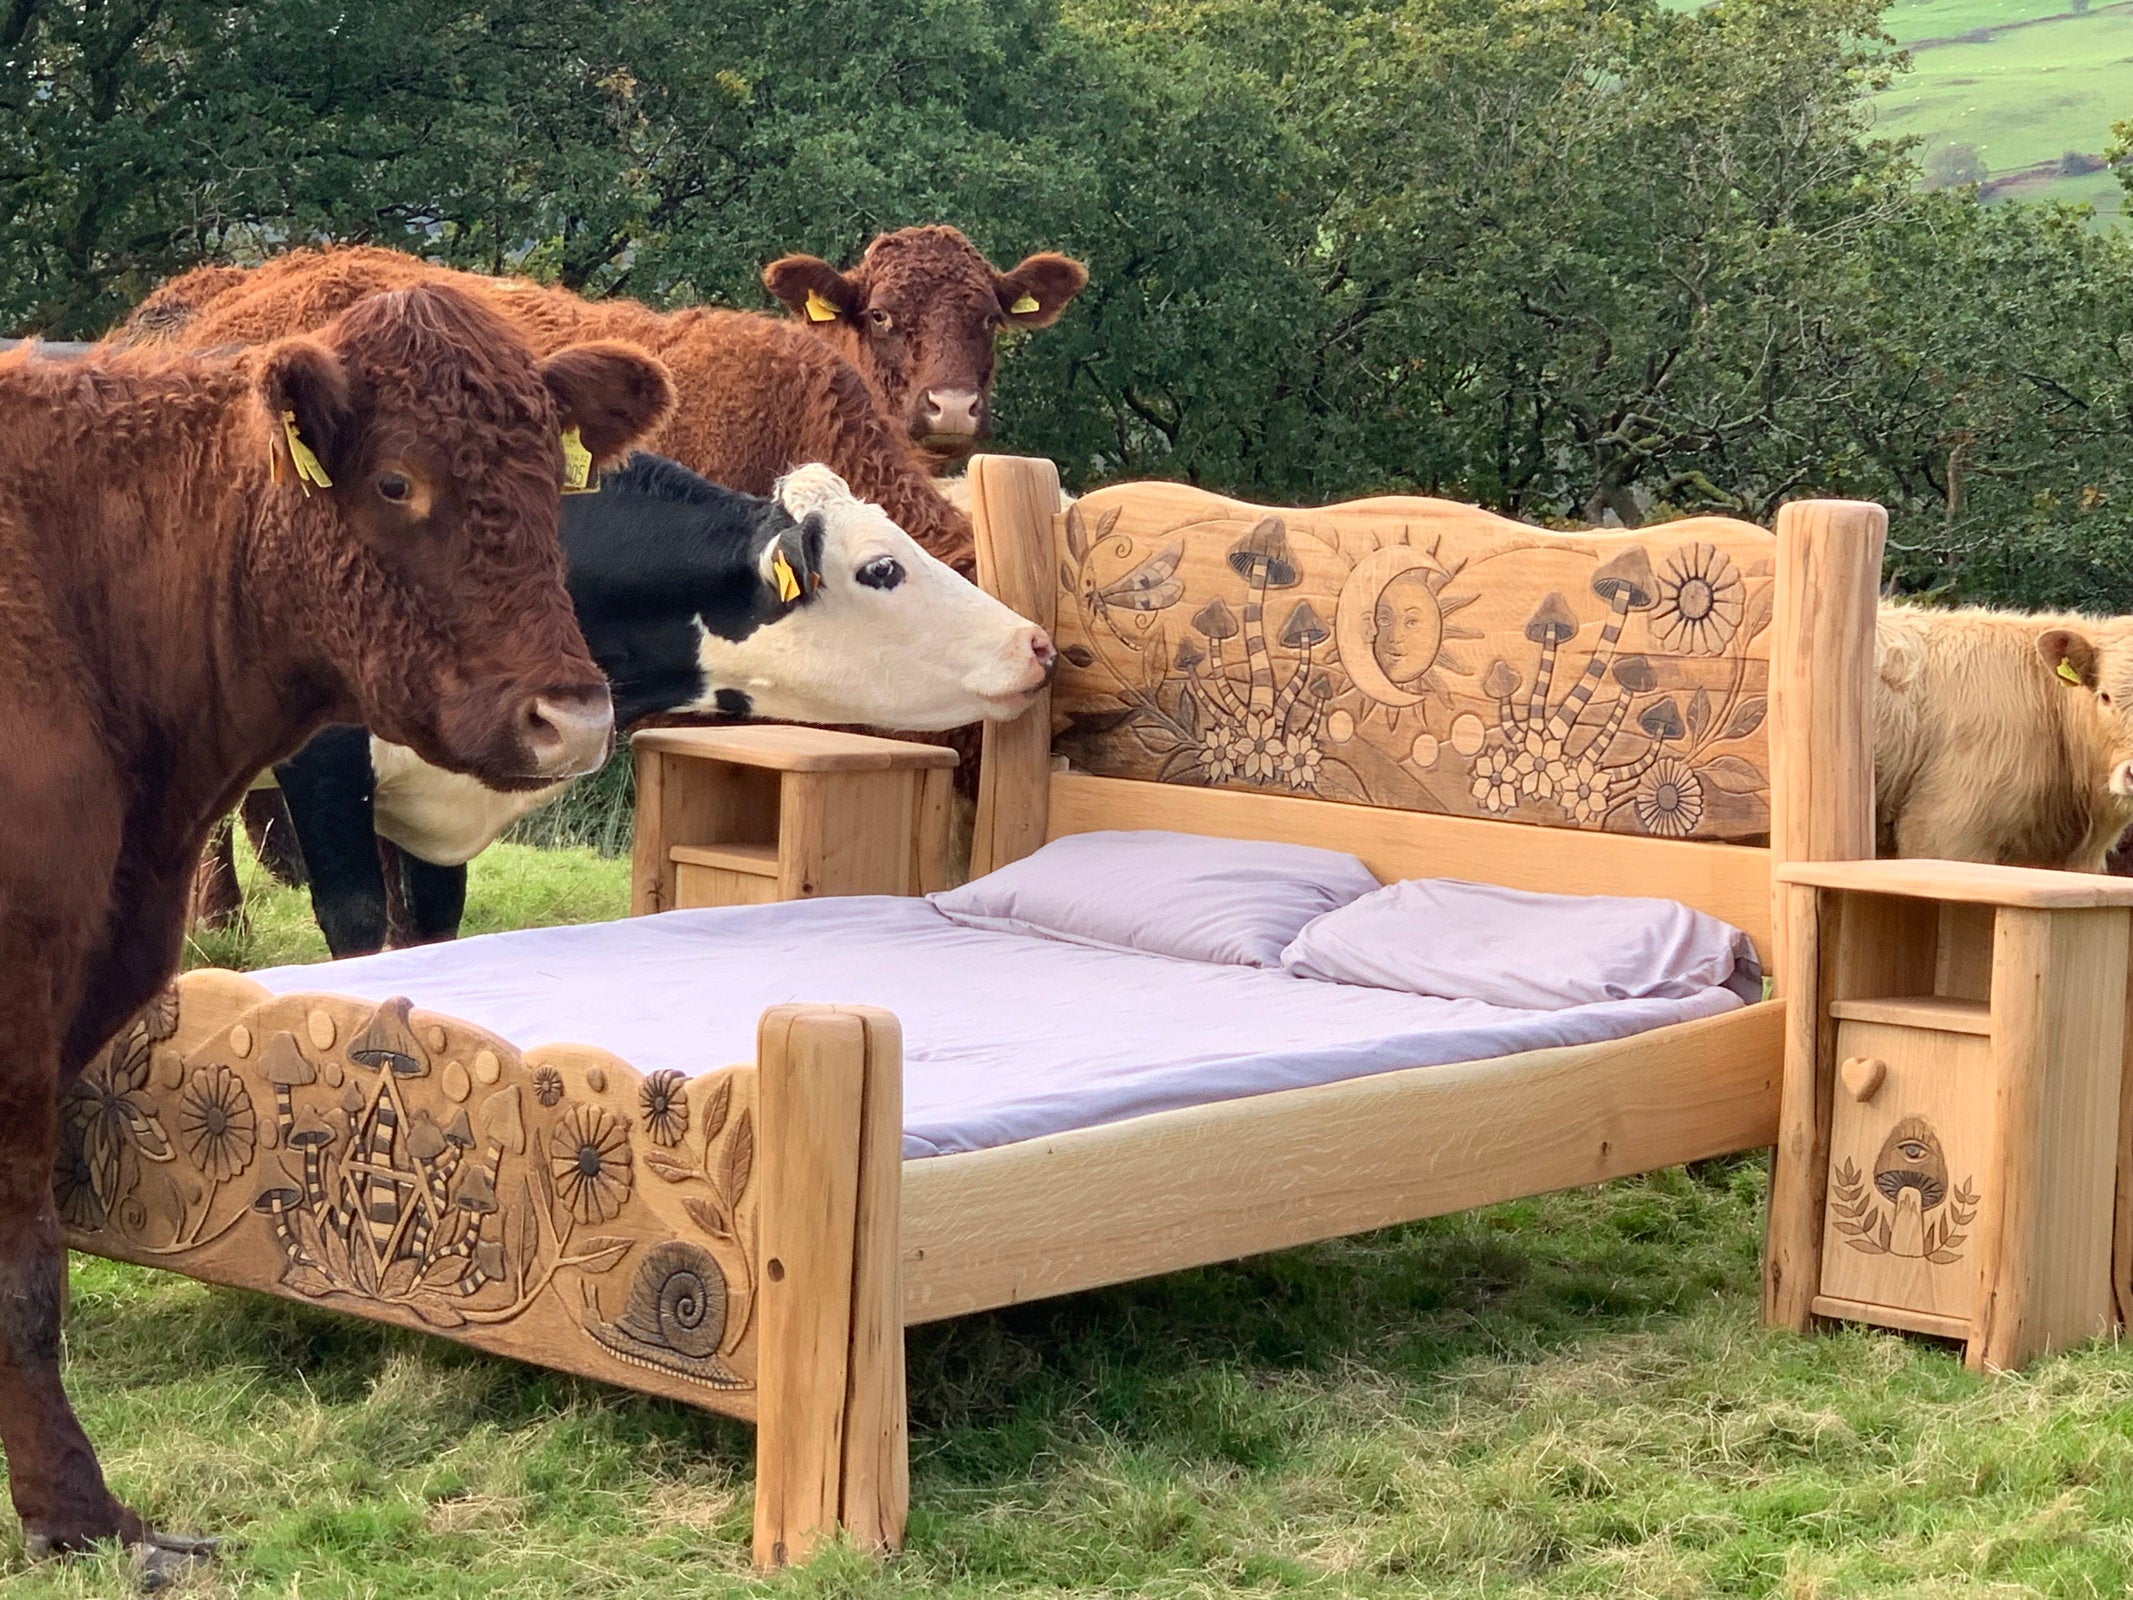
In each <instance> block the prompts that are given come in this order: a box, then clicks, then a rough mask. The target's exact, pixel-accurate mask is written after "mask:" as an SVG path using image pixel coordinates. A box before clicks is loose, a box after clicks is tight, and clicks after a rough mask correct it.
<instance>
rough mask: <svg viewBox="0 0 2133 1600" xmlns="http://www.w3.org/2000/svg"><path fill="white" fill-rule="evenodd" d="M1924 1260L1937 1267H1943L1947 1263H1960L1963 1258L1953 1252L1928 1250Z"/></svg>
mask: <svg viewBox="0 0 2133 1600" xmlns="http://www.w3.org/2000/svg"><path fill="white" fill-rule="evenodd" d="M1926 1259H1927V1260H1928V1261H1931V1262H1933V1263H1935V1264H1936V1265H1938V1266H1943V1267H1945V1266H1946V1265H1947V1264H1948V1263H1949V1262H1951V1261H1960V1260H1962V1259H1963V1258H1962V1257H1961V1256H1959V1255H1957V1254H1956V1253H1955V1252H1954V1251H1953V1250H1928V1251H1927V1252H1926Z"/></svg>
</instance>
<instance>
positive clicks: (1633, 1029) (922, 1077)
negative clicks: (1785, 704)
mask: <svg viewBox="0 0 2133 1600" xmlns="http://www.w3.org/2000/svg"><path fill="white" fill-rule="evenodd" d="M1532 958H1533V959H1535V960H1546V959H1547V952H1546V950H1545V949H1544V948H1536V949H1535V950H1534V951H1533V952H1532ZM252 977H254V978H255V979H256V980H258V981H259V982H260V983H262V984H264V985H265V986H266V987H267V988H268V989H270V990H272V991H274V992H275V993H277V994H287V993H291V992H296V991H301V990H320V991H325V992H328V993H334V994H344V995H351V996H354V997H356V998H359V999H369V1000H380V999H384V998H386V997H387V996H389V995H406V996H408V997H409V998H411V999H412V1000H413V1001H414V1002H415V1004H416V1005H418V1006H422V1007H425V1008H427V1009H430V1010H434V1011H442V1012H446V1013H449V1014H450V1015H452V1016H456V1017H460V1018H463V1019H465V1020H466V1021H468V1022H472V1023H475V1024H477V1025H479V1026H481V1027H484V1028H488V1029H491V1030H492V1031H494V1032H496V1033H498V1034H501V1035H502V1036H503V1037H505V1038H506V1039H509V1040H511V1041H512V1042H513V1043H514V1044H517V1045H520V1046H522V1047H524V1046H531V1045H536V1044H552V1043H561V1042H565V1041H567V1042H570V1043H575V1044H591V1045H597V1046H599V1047H601V1048H602V1049H606V1050H611V1051H613V1052H614V1053H615V1054H617V1055H619V1056H621V1057H622V1058H623V1059H625V1060H627V1061H629V1062H630V1063H631V1064H632V1065H634V1066H636V1067H637V1068H639V1069H640V1070H642V1071H644V1072H648V1073H649V1072H654V1071H658V1070H660V1069H662V1068H675V1069H678V1070H680V1071H682V1072H685V1073H689V1074H692V1075H693V1074H696V1073H700V1072H706V1071H710V1070H712V1069H715V1068H718V1067H722V1066H728V1065H731V1064H733V1063H734V1062H739V1061H748V1060H752V1059H753V1057H754V1054H755V1028H756V1018H757V1016H758V1015H759V1014H760V1013H761V1012H762V1010H763V1009H764V1007H766V1006H772V1005H778V1004H782V1003H784V1002H786V1001H818V1002H825V1003H832V1004H852V1005H876V1006H883V1007H886V1008H887V1009H888V1010H890V1011H893V1012H895V1013H896V1015H897V1016H898V1017H899V1018H900V1019H901V1021H902V1023H903V1030H904V1154H905V1156H906V1157H914V1158H915V1157H921V1156H934V1155H946V1154H951V1153H953V1152H957V1151H966V1150H982V1149H987V1148H990V1147H991V1146H994V1145H1003V1144H1012V1143H1015V1142H1017V1141H1019V1140H1024V1139H1034V1138H1041V1137H1043V1136H1045V1135H1048V1134H1056V1133H1063V1132H1066V1131H1067V1130H1069V1129H1073V1128H1086V1127H1094V1126H1096V1125H1098V1124H1101V1123H1106V1122H1116V1121H1119V1120H1121V1119H1123V1118H1126V1117H1135V1116H1141V1115H1145V1114H1147V1113H1149V1112H1155V1111H1168V1110H1173V1109H1176V1108H1178V1107H1181V1106H1190V1105H1200V1104H1206V1103H1210V1102H1213V1101H1219V1100H1231V1099H1238V1098H1241V1097H1243V1096H1246V1095H1254V1094H1266V1093H1271V1092H1273V1091H1275V1090H1280V1089H1295V1088H1302V1087H1305V1086H1308V1085H1313V1084H1323V1083H1333V1082H1338V1081H1341V1080H1343V1079H1348V1078H1359V1077H1365V1076H1368V1075H1369V1074H1372V1073H1378V1072H1390V1071H1396V1070H1399V1069H1402V1068H1407V1067H1426V1066H1440V1065H1443V1064H1445V1063H1447V1062H1455V1061H1477V1060H1482V1059H1486V1058H1488V1057H1491V1056H1500V1055H1510V1054H1514V1053H1516V1052H1519V1051H1524V1050H1536V1049H1542V1048H1545V1047H1547V1046H1552V1045H1567V1044H1592V1043H1598V1042H1600V1041H1603V1040H1608V1039H1618V1038H1623V1037H1626V1036H1627V1035H1630V1034H1633V1033H1640V1032H1643V1031H1644V1030H1646V1029H1650V1028H1658V1027H1664V1026H1666V1025H1668V1024H1671V1023H1677V1022H1687V1021H1690V1020H1692V1019H1694V1018H1698V1017H1708V1016H1715V1015H1717V1014H1718V1013H1720V1012H1724V1011H1730V1010H1733V1009H1734V1008H1736V1007H1737V1006H1739V1005H1740V1003H1741V1002H1740V999H1739V997H1738V996H1736V995H1734V994H1733V993H1731V992H1730V991H1729V990H1726V989H1723V988H1714V989H1709V990H1705V991H1703V992H1702V993H1699V994H1695V995H1691V996H1688V997H1686V998H1679V999H1658V1000H1620V1001H1610V1002H1607V1003H1604V1004H1598V1005H1585V1006H1575V1007H1572V1008H1570V1009H1568V1010H1563V1011H1517V1010H1511V1009H1508V1008H1506V1007H1502V1006H1492V1005H1487V1004H1484V1003H1482V1002H1481V1001H1478V1000H1437V999H1427V998H1424V997H1422V996H1419V995H1410V994H1400V993H1394V992H1391V991H1388V990H1383V989H1365V988H1358V987H1353V986H1350V985H1347V984H1335V983H1324V982H1320V981H1318V980H1315V979H1310V978H1297V977H1291V976H1290V975H1289V974H1287V973H1285V972H1281V971H1278V970H1264V969H1260V968H1253V967H1230V966H1213V965H1207V964H1203V963H1200V962H1195V961H1181V960H1175V959H1172V958H1170V957H1166V956H1150V955H1137V954H1130V953H1120V952H1115V951H1109V950H1095V949H1089V948H1086V947H1083V946H1079V945H1071V944H1064V943H1061V942H1059V941H1056V940H1050V939H1043V938H1035V937H1031V936H1029V935H1024V934H1009V933H989V932H981V931H978V930H974V929H970V928H962V927H958V926H957V925H955V924H954V923H952V922H950V921H949V920H948V919H947V918H945V917H943V916H942V915H941V914H940V913H939V912H937V911H935V910H934V909H933V907H932V906H930V905H929V904H927V903H926V902H925V901H924V900H907V899H897V898H892V897H888V896H879V897H875V896H865V897H853V898H846V899H834V900H801V901H792V902H788V903H785V904H780V905H768V906H748V907H728V908H722V909H718V910H708V911H672V912H667V913H665V914H664V915H661V916H653V917H636V918H631V919H629V920H627V921H623V922H607V923H591V924H586V925H583V926H578V927H568V928H539V929H531V930H527V931H525V932H520V933H499V934H490V935H487V936H485V937H481V938H475V939H462V940H460V941H458V942H457V943H454V944H442V945H430V946H426V947H423V948H420V949H414V950H396V951H391V952H388V953H386V954H384V955H376V956H363V957H359V958H357V959H354V960H349V961H333V962H326V963H323V964H321V965H317V966H297V967H274V968H270V969H268V970H265V971H262V972H255V973H253V974H252Z"/></svg>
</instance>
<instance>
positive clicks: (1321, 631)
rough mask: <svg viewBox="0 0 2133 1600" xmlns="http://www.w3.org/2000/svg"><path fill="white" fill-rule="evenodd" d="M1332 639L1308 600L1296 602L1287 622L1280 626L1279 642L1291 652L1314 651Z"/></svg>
mask: <svg viewBox="0 0 2133 1600" xmlns="http://www.w3.org/2000/svg"><path fill="white" fill-rule="evenodd" d="M1332 637H1333V635H1332V633H1331V632H1330V631H1329V630H1328V629H1327V627H1326V625H1325V624H1324V623H1323V622H1321V621H1319V620H1318V613H1317V612H1316V611H1313V610H1312V609H1311V602H1310V601H1308V600H1299V601H1297V602H1296V609H1295V610H1294V611H1291V612H1290V613H1289V620H1288V621H1287V622H1285V623H1283V624H1282V625H1281V642H1282V643H1283V644H1285V645H1287V646H1288V647H1289V648H1290V649H1291V650H1312V649H1316V648H1317V647H1318V646H1319V645H1322V644H1324V643H1325V642H1326V641H1327V640H1328V639H1330V638H1332Z"/></svg>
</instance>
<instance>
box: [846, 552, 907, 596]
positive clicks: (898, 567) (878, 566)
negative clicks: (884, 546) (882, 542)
mask: <svg viewBox="0 0 2133 1600" xmlns="http://www.w3.org/2000/svg"><path fill="white" fill-rule="evenodd" d="M856 576H857V578H858V580H859V582H861V583H862V584H864V585H866V587H867V588H869V589H893V588H895V587H896V586H897V585H898V584H899V583H902V582H903V581H904V564H903V563H902V562H901V561H899V560H897V559H896V557H894V556H876V557H875V558H874V559H873V560H872V561H869V562H868V563H867V564H866V565H865V566H863V567H861V568H860V569H859V571H858V573H857V574H856Z"/></svg>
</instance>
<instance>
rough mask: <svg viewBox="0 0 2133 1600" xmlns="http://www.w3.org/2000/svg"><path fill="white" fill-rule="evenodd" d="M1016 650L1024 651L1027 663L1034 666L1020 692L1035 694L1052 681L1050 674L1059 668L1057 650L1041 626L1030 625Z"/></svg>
mask: <svg viewBox="0 0 2133 1600" xmlns="http://www.w3.org/2000/svg"><path fill="white" fill-rule="evenodd" d="M1017 649H1018V652H1022V651H1026V652H1027V657H1028V661H1029V664H1030V665H1031V666H1032V667H1033V668H1035V669H1036V670H1035V671H1033V672H1032V673H1031V674H1030V675H1029V678H1028V680H1027V681H1026V682H1025V683H1024V684H1023V685H1022V688H1021V691H1020V692H1021V693H1023V694H1035V693H1036V692H1037V691H1038V690H1039V689H1042V688H1043V687H1044V686H1045V685H1046V684H1048V683H1050V682H1051V681H1052V674H1053V673H1055V672H1057V671H1058V670H1059V652H1058V651H1057V650H1056V649H1054V648H1053V647H1052V637H1051V635H1050V634H1048V633H1046V632H1045V631H1044V630H1043V629H1042V628H1038V627H1031V628H1029V629H1027V630H1026V631H1025V632H1024V633H1023V635H1022V639H1021V642H1020V644H1019V645H1018V646H1017Z"/></svg>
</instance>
